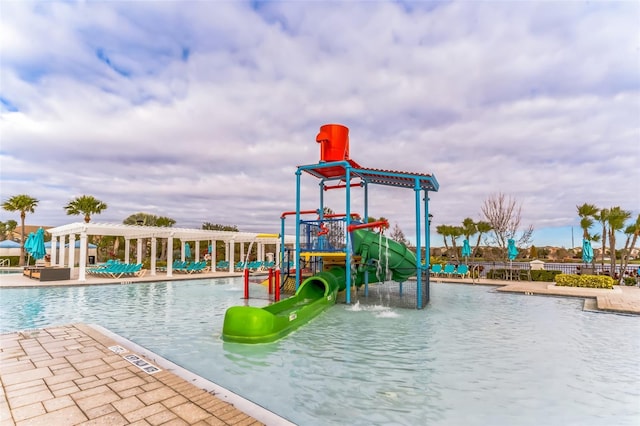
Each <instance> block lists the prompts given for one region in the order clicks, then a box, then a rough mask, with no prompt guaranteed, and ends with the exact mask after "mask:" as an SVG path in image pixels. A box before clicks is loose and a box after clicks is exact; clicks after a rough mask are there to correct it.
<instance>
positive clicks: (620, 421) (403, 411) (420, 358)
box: [0, 278, 640, 425]
mask: <svg viewBox="0 0 640 426" xmlns="http://www.w3.org/2000/svg"><path fill="white" fill-rule="evenodd" d="M251 291H252V295H255V296H257V297H262V298H266V295H265V289H264V287H262V286H259V285H252V288H251ZM241 297H242V279H241V278H239V279H238V278H229V279H207V280H194V281H182V282H163V283H149V284H135V285H131V284H130V285H110V286H83V287H56V288H46V289H45V288H22V289H0V308H1V309H0V331H2V332H9V331H16V330H21V329H29V328H43V327H48V326H52V325H62V324H70V323H74V322H84V323H95V324H99V325H102V326H103V327H106V328H108V329H110V330H112V331H113V332H115V333H118V334H120V335H122V336H123V337H125V338H127V339H129V340H132V341H134V342H136V343H138V344H140V345H142V346H144V347H146V348H148V349H150V350H152V351H154V352H156V353H158V354H160V355H161V356H163V357H165V358H167V359H170V360H171V361H173V362H175V363H177V364H179V365H181V366H182V367H184V368H186V369H188V370H190V371H193V372H194V373H197V374H199V375H201V376H203V377H205V378H207V379H209V380H211V381H213V382H216V383H218V384H220V385H222V386H224V387H226V388H228V389H230V390H232V391H235V392H237V393H239V394H240V395H242V396H244V397H246V398H248V399H250V400H252V401H254V402H256V403H258V404H260V405H262V406H264V407H266V408H268V409H270V410H272V411H274V412H276V413H278V414H279V415H281V416H283V417H286V418H287V419H289V420H291V421H292V422H295V423H298V424H300V425H346V424H348V425H416V424H428V425H458V424H464V425H540V424H544V425H611V424H616V425H638V424H640V404H638V401H640V385H639V383H640V368H639V367H638V354H640V319H639V318H638V317H632V316H623V315H612V314H601V313H592V312H584V311H583V310H582V304H583V301H582V299H569V298H552V297H539V296H524V295H513V294H503V293H498V292H495V291H493V290H492V288H489V287H483V286H468V285H457V284H432V288H431V302H430V304H429V305H428V306H427V308H426V309H424V310H421V311H416V310H405V309H397V308H393V309H391V308H386V307H383V306H364V305H360V304H359V303H355V304H354V305H350V306H347V305H336V306H335V307H332V308H330V309H329V310H328V311H326V312H325V313H323V314H322V315H320V316H319V317H318V318H316V319H315V320H313V321H312V322H310V323H309V324H307V325H305V326H303V327H301V328H300V329H299V330H297V331H296V332H294V333H293V334H291V335H290V336H288V337H286V338H284V339H282V340H280V341H278V342H275V343H272V344H264V345H242V344H232V343H224V342H222V340H221V339H220V333H221V330H222V322H223V318H224V312H225V310H226V309H227V307H229V306H233V305H240V304H243V303H244V301H243V300H242V299H241ZM266 303H268V302H267V301H266V300H264V299H252V300H251V301H250V304H251V305H252V306H264V305H265V304H266Z"/></svg>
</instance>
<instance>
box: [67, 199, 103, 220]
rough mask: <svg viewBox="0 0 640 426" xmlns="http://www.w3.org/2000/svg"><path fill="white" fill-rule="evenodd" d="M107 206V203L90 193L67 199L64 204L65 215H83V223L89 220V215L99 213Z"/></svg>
mask: <svg viewBox="0 0 640 426" xmlns="http://www.w3.org/2000/svg"><path fill="white" fill-rule="evenodd" d="M106 208H107V205H106V204H105V203H103V202H102V201H100V200H98V199H97V198H95V197H94V196H92V195H82V196H80V197H76V198H74V199H73V200H71V201H69V204H67V205H66V206H64V209H65V210H66V211H67V215H70V216H79V215H84V221H85V223H89V222H91V215H94V214H100V213H102V212H103V211H104V210H105V209H106Z"/></svg>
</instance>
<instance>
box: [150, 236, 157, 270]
mask: <svg viewBox="0 0 640 426" xmlns="http://www.w3.org/2000/svg"><path fill="white" fill-rule="evenodd" d="M157 246H158V240H157V239H156V237H151V265H150V268H151V272H150V274H151V275H155V274H156V256H157V251H158V247H157Z"/></svg>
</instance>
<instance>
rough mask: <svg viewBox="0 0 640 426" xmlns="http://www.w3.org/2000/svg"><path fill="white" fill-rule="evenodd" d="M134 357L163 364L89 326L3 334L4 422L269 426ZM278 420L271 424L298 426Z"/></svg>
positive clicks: (0, 398) (0, 420)
mask: <svg viewBox="0 0 640 426" xmlns="http://www.w3.org/2000/svg"><path fill="white" fill-rule="evenodd" d="M110 348H111V349H110ZM120 349H124V350H125V351H122V352H121V351H120ZM114 351H115V352H114ZM127 355H137V356H138V357H139V358H141V359H142V360H143V361H142V364H143V365H144V364H146V365H149V364H151V366H152V367H153V366H155V364H154V363H153V362H152V361H150V360H148V359H145V358H144V357H143V356H142V355H141V354H136V353H134V352H131V351H129V350H128V349H127V348H124V347H122V346H121V345H119V344H118V343H117V342H115V341H113V340H111V339H110V338H109V337H107V336H105V335H103V334H102V333H100V332H98V331H97V330H96V329H94V328H93V327H91V326H87V325H82V324H76V325H69V326H63V327H56V328H47V329H44V330H33V331H22V332H15V333H9V334H4V335H1V336H0V367H1V368H0V384H1V385H2V386H0V392H1V394H0V424H1V425H2V426H5V425H7V426H9V425H11V426H13V425H15V426H39V425H43V426H57V425H61V426H72V425H83V426H89V425H113V426H118V425H167V426H168V425H175V426H178V425H200V426H207V425H209V426H212V425H236V426H246V425H262V424H263V423H261V422H259V421H258V420H256V419H255V418H254V417H251V416H249V415H248V414H246V413H244V412H242V411H240V410H239V409H237V408H236V407H234V405H232V404H231V403H229V402H226V401H223V400H221V399H219V398H217V397H216V396H214V395H212V394H211V393H209V392H207V391H206V390H203V389H200V388H198V387H197V386H195V385H193V384H192V383H190V382H188V381H186V380H184V379H182V378H180V377H178V376H177V375H175V374H174V373H172V372H169V371H166V370H164V369H162V367H160V366H158V367H160V368H161V371H158V372H155V373H153V374H149V373H148V372H146V371H144V370H143V369H141V367H139V366H136V365H135V364H133V363H132V362H130V361H127V359H126V358H125V356H127ZM271 414H272V413H271ZM272 416H273V417H272V418H274V419H276V420H274V421H272V422H270V423H273V424H283V425H286V424H291V423H289V422H288V421H286V420H285V419H281V420H277V419H278V418H277V416H275V415H273V414H272Z"/></svg>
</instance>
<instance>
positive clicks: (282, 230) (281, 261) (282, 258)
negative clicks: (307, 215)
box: [280, 216, 286, 277]
mask: <svg viewBox="0 0 640 426" xmlns="http://www.w3.org/2000/svg"><path fill="white" fill-rule="evenodd" d="M285 219H286V217H285V216H282V217H281V218H280V275H281V276H283V277H284V251H285V247H284V241H285V240H284V221H285Z"/></svg>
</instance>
